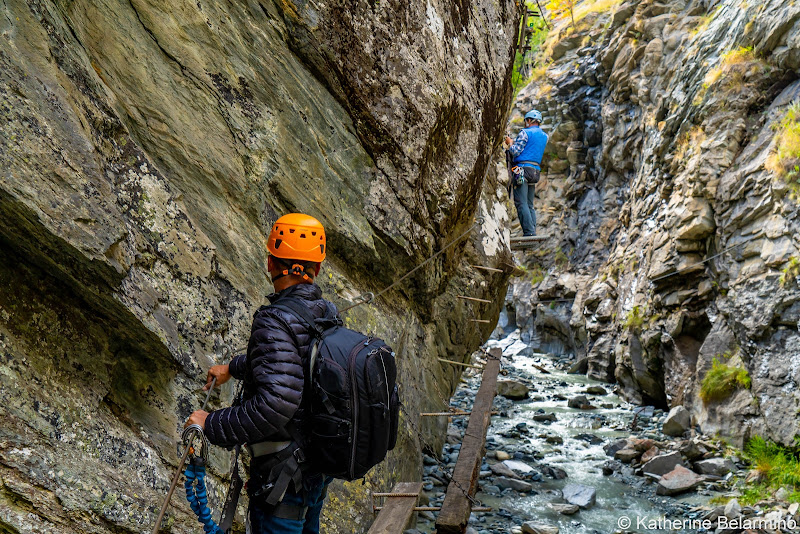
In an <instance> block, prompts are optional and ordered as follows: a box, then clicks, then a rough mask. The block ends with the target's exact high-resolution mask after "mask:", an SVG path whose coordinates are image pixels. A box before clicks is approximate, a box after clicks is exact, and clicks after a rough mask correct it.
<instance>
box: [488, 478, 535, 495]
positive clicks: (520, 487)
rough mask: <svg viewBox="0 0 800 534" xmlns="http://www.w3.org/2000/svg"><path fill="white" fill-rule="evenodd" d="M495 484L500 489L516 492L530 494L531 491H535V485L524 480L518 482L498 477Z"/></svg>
mask: <svg viewBox="0 0 800 534" xmlns="http://www.w3.org/2000/svg"><path fill="white" fill-rule="evenodd" d="M494 483H495V484H496V485H497V486H498V487H500V488H503V489H506V488H511V489H513V490H515V491H520V492H523V493H530V491H531V490H532V489H533V484H531V483H529V482H525V481H524V480H517V479H516V478H510V477H497V480H495V481H494Z"/></svg>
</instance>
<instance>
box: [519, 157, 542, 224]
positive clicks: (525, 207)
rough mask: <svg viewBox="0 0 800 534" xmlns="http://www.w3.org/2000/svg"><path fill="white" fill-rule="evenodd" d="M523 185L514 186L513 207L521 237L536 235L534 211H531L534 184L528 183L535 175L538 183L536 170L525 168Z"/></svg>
mask: <svg viewBox="0 0 800 534" xmlns="http://www.w3.org/2000/svg"><path fill="white" fill-rule="evenodd" d="M524 169H525V183H523V184H522V185H515V186H514V206H516V207H517V216H518V217H519V224H520V226H522V235H524V236H530V235H536V210H535V209H533V196H534V194H535V193H536V184H535V183H530V184H529V183H528V182H529V178H530V181H531V182H532V181H533V180H532V179H533V175H534V174H536V175H537V176H536V179H537V181H538V173H539V170H538V169H534V168H533V167H525V168H524Z"/></svg>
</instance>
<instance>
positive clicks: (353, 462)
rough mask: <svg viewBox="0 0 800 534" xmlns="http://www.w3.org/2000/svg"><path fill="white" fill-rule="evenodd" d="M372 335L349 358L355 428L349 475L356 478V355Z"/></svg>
mask: <svg viewBox="0 0 800 534" xmlns="http://www.w3.org/2000/svg"><path fill="white" fill-rule="evenodd" d="M372 340H373V338H372V336H370V337H368V338H367V340H366V341H364V342H360V343H358V345H356V346H355V347H353V350H351V351H350V357H349V358H348V367H349V371H350V398H351V399H352V401H353V428H352V438H351V442H350V443H351V446H350V449H351V453H350V465H349V466H348V469H347V470H348V473H347V474H348V475H349V476H350V478H351V479H352V478H354V477H355V476H356V471H355V469H356V437H357V436H358V384H357V382H356V380H357V377H356V375H355V372H356V365H355V363H356V356H357V355H358V353H359V352H360V351H361V348H362V347H368V346H369V345H370V343H372Z"/></svg>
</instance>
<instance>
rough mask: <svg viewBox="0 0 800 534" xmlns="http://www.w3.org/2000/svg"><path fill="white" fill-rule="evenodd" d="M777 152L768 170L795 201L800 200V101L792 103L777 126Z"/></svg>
mask: <svg viewBox="0 0 800 534" xmlns="http://www.w3.org/2000/svg"><path fill="white" fill-rule="evenodd" d="M776 129H777V133H776V134H775V138H774V141H775V152H773V153H772V155H771V156H770V157H769V158H768V159H767V164H766V167H767V170H769V171H771V172H772V173H774V174H775V175H776V176H778V177H780V178H782V179H783V180H784V181H785V182H786V183H787V184H788V185H789V188H790V189H791V191H792V196H793V197H794V198H795V199H798V198H800V101H794V102H792V103H791V104H790V105H789V107H788V108H787V110H786V114H785V115H784V116H783V118H782V119H781V121H780V122H779V123H778V125H777V126H776Z"/></svg>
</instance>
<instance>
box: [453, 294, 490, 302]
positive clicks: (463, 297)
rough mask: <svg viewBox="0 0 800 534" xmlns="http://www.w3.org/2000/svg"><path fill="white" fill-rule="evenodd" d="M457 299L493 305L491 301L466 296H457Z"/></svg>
mask: <svg viewBox="0 0 800 534" xmlns="http://www.w3.org/2000/svg"><path fill="white" fill-rule="evenodd" d="M456 298H457V299H464V300H474V301H475V302H485V303H487V304H491V303H492V301H491V300H486V299H479V298H477V297H467V296H466V295H456Z"/></svg>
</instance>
